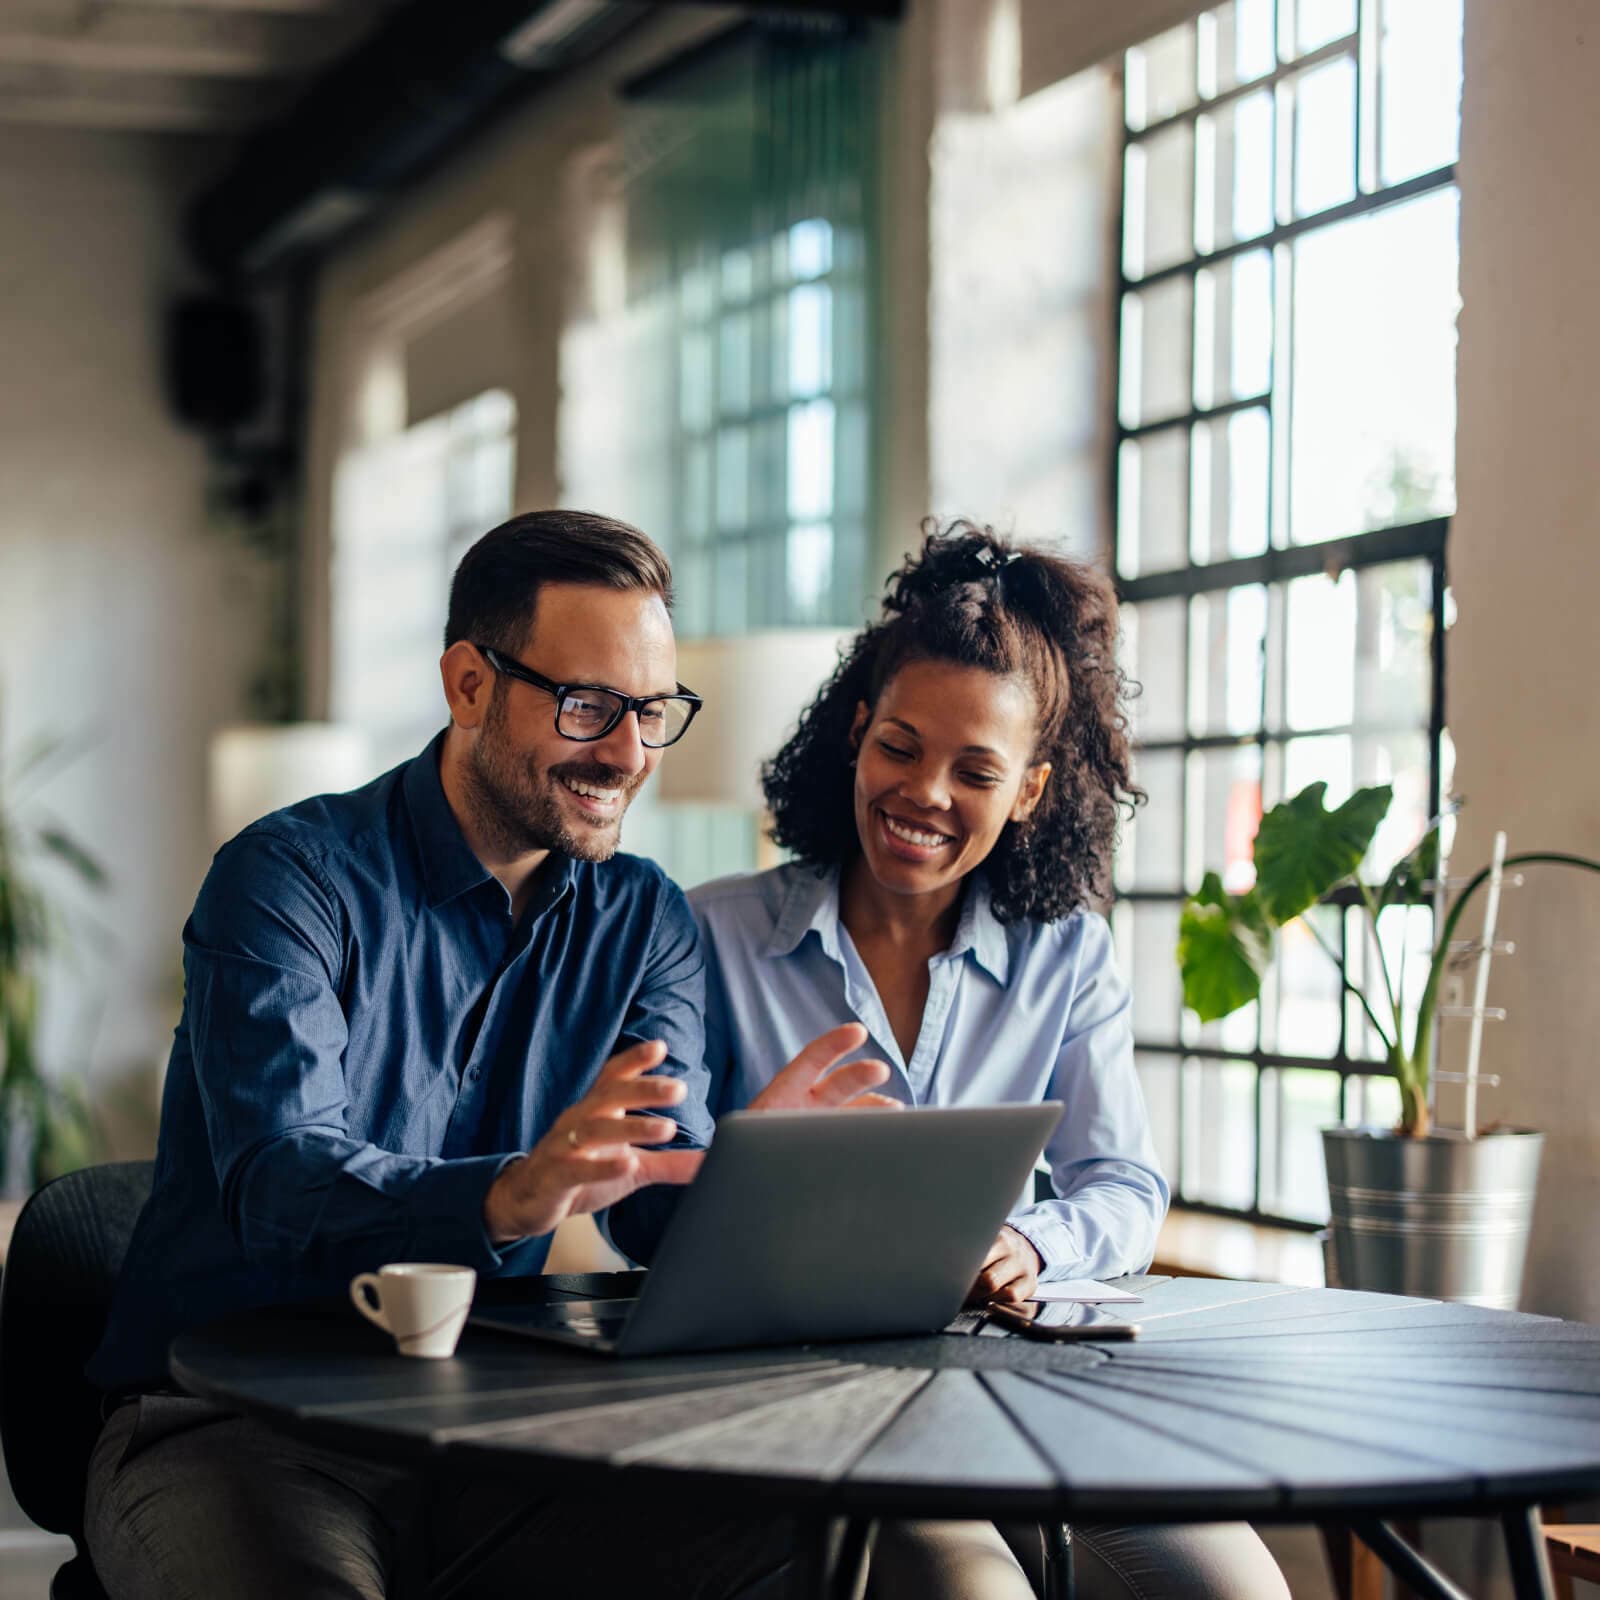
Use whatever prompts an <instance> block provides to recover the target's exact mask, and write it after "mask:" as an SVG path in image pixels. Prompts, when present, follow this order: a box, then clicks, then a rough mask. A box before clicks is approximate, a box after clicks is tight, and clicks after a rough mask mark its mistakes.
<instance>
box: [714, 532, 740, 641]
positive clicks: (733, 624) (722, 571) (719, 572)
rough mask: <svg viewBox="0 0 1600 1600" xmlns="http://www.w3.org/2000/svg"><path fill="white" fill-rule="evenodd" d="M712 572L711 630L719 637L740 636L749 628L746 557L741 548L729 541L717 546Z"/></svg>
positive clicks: (738, 544)
mask: <svg viewBox="0 0 1600 1600" xmlns="http://www.w3.org/2000/svg"><path fill="white" fill-rule="evenodd" d="M713 572H714V582H715V585H716V603H715V606H714V608H713V611H712V616H711V623H712V631H713V632H714V633H716V634H718V635H722V636H725V635H727V634H730V633H743V632H744V631H745V630H746V629H747V628H748V627H749V626H750V612H749V602H750V577H749V558H748V556H747V554H746V550H745V546H744V545H743V544H742V543H733V542H729V543H727V544H722V545H719V546H718V547H717V559H716V562H715V565H714V568H713Z"/></svg>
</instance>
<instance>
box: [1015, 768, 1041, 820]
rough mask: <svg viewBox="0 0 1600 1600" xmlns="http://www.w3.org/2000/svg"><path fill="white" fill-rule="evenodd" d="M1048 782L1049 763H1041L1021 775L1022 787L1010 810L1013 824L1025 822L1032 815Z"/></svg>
mask: <svg viewBox="0 0 1600 1600" xmlns="http://www.w3.org/2000/svg"><path fill="white" fill-rule="evenodd" d="M1049 782H1050V763H1049V762H1048V761H1041V762H1040V763H1039V764H1038V765H1037V766H1035V767H1029V768H1028V770H1027V771H1026V772H1025V773H1023V775H1022V787H1021V788H1020V789H1019V790H1018V791H1017V803H1016V804H1015V805H1014V806H1012V808H1011V820H1012V821H1013V822H1026V821H1027V820H1028V818H1029V817H1031V816H1032V815H1033V813H1034V810H1035V809H1036V808H1037V806H1038V804H1039V802H1040V801H1041V800H1043V799H1044V792H1045V789H1046V787H1047V786H1048V785H1049Z"/></svg>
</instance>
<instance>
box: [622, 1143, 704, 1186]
mask: <svg viewBox="0 0 1600 1600" xmlns="http://www.w3.org/2000/svg"><path fill="white" fill-rule="evenodd" d="M705 1158H706V1153H705V1151H704V1150H641V1151H640V1152H639V1154H638V1155H637V1156H636V1157H635V1158H634V1159H635V1160H636V1161H637V1163H638V1167H639V1175H640V1182H641V1184H644V1183H689V1182H692V1181H693V1179H694V1175H695V1173H697V1172H698V1171H699V1170H700V1163H701V1162H702V1161H704V1160H705Z"/></svg>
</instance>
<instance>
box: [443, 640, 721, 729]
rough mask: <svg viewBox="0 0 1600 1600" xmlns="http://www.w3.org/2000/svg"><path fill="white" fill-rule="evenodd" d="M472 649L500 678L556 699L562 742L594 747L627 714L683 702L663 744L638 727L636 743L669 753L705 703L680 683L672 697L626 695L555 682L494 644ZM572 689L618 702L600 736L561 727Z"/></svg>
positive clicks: (604, 686)
mask: <svg viewBox="0 0 1600 1600" xmlns="http://www.w3.org/2000/svg"><path fill="white" fill-rule="evenodd" d="M473 649H474V650H476V651H477V652H478V654H479V655H481V656H482V657H483V659H484V660H485V661H487V662H488V663H489V665H490V666H491V667H493V668H494V670H495V671H496V672H498V673H500V674H501V676H502V677H507V678H514V679H516V680H517V682H519V683H526V684H528V685H530V686H531V687H532V688H535V689H542V690H544V692H545V693H546V694H548V695H550V696H551V697H552V698H553V699H554V700H555V703H556V704H555V711H556V715H555V724H556V732H557V733H558V734H559V735H560V736H561V737H562V738H563V739H570V740H571V741H572V742H573V743H574V744H593V743H594V742H595V741H596V740H597V739H604V738H605V737H606V736H607V735H608V734H610V733H611V732H612V730H613V729H614V728H615V727H616V726H617V724H618V723H619V722H621V721H622V719H623V718H624V717H625V716H627V715H628V713H629V712H630V711H632V712H634V713H637V712H638V711H639V710H640V709H641V708H642V707H644V706H647V705H649V704H650V703H651V702H652V701H655V700H682V701H683V702H684V703H685V704H686V705H687V706H688V707H689V715H688V716H687V717H685V718H684V719H683V726H682V727H681V728H679V729H678V731H677V733H676V734H675V735H674V736H673V737H672V738H670V739H668V740H667V741H666V743H665V744H651V743H650V741H649V740H648V739H646V738H645V736H644V727H643V725H642V724H641V725H640V728H639V743H640V744H642V745H643V746H644V747H645V749H647V750H670V749H671V748H672V746H673V745H675V744H676V743H677V742H678V740H679V739H681V738H682V737H683V736H684V734H686V733H687V732H688V731H689V725H690V724H691V723H692V722H693V721H694V719H695V717H696V715H697V714H698V713H699V710H700V708H701V706H703V705H704V704H705V701H704V700H702V699H701V698H700V696H699V695H697V694H696V693H695V692H694V690H693V689H690V688H689V687H687V686H686V685H685V684H681V683H680V684H679V685H678V687H677V689H676V690H675V691H674V692H673V693H672V694H641V695H626V694H624V693H623V692H622V691H621V690H620V689H613V688H611V687H610V686H609V685H607V684H604V683H557V682H556V681H555V680H554V679H553V678H547V677H545V675H544V674H543V673H542V672H535V671H534V670H533V668H532V667H525V666H523V664H522V663H521V662H520V661H517V660H515V659H514V658H513V657H511V656H508V655H506V654H505V653H504V652H503V651H500V650H496V649H495V648H494V646H493V645H487V644H474V645H473ZM575 689H588V690H590V691H592V692H593V693H595V694H604V695H610V697H611V698H612V699H613V700H616V701H620V702H621V704H620V705H619V706H618V707H617V714H616V715H615V716H614V717H613V718H612V719H611V720H610V721H609V722H608V723H607V724H606V725H605V727H603V728H602V729H601V730H600V731H599V733H591V734H577V733H568V732H567V731H566V730H565V729H564V728H563V727H562V726H561V702H562V701H563V700H565V699H566V697H567V696H568V695H569V694H571V693H572V692H573V690H575Z"/></svg>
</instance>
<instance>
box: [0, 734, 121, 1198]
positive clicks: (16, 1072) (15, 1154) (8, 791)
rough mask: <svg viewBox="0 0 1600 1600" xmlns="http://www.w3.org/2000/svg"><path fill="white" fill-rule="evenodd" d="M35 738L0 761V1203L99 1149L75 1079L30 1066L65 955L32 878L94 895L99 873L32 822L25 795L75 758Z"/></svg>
mask: <svg viewBox="0 0 1600 1600" xmlns="http://www.w3.org/2000/svg"><path fill="white" fill-rule="evenodd" d="M76 753H77V752H76V750H75V748H74V747H73V746H71V745H69V743H68V742H67V741H65V740H62V739H58V738H51V737H41V738H38V739H35V740H33V741H31V742H29V743H28V744H27V745H25V746H24V747H22V748H21V749H20V750H19V751H18V752H17V754H16V755H15V756H14V757H13V758H11V759H10V760H7V759H6V758H5V757H4V756H3V755H0V1195H6V1196H11V1197H15V1196H18V1195H22V1194H25V1193H27V1192H28V1190H30V1189H31V1188H32V1187H33V1186H34V1185H35V1184H37V1183H43V1182H46V1181H48V1180H49V1179H50V1178H54V1177H59V1176H60V1174H62V1173H63V1172H70V1171H72V1170H73V1169H74V1168H75V1167H81V1166H86V1165H87V1164H88V1163H89V1162H91V1161H94V1160H96V1159H97V1158H98V1156H99V1154H100V1140H99V1135H98V1131H97V1128H96V1124H95V1120H94V1116H93V1114H92V1111H91V1108H90V1104H89V1095H88V1088H87V1084H86V1082H85V1081H84V1079H83V1077H82V1076H60V1075H55V1076H47V1075H46V1073H45V1071H44V1068H43V1065H42V1063H41V1061H40V1059H39V1052H38V1032H39V995H40V988H41V984H42V981H43V971H44V967H45V964H46V962H47V959H48V958H49V956H50V955H51V954H52V953H53V952H59V951H63V950H65V949H67V948H70V947H71V945H72V942H73V941H72V938H71V935H70V933H69V928H70V922H69V917H68V913H67V910H66V907H65V903H64V901H63V900H62V899H61V897H59V896H57V895H53V894H52V893H51V892H50V890H49V889H48V888H47V886H46V885H47V882H48V879H47V875H46V873H45V872H44V871H42V870H41V869H43V868H44V865H45V863H47V862H55V863H58V864H59V865H60V867H61V868H63V869H65V871H66V873H67V874H68V875H69V876H70V877H71V878H74V879H76V880H78V881H79V882H81V883H83V884H84V885H86V886H87V887H88V888H90V889H93V890H99V889H102V888H104V886H105V883H106V874H105V870H104V868H102V866H101V865H100V863H99V862H98V861H97V860H96V859H95V858H94V857H93V856H92V855H91V854H90V853H89V852H88V851H87V850H85V849H84V848H83V846H82V845H80V844H79V843H78V842H77V841H76V840H75V839H74V838H73V837H72V836H71V834H70V833H68V832H67V831H66V829H64V828H63V827H61V826H60V825H59V824H58V823H57V822H56V821H55V820H54V819H52V818H50V817H48V816H42V815H38V814H30V813H32V808H31V806H30V805H29V801H30V797H31V795H32V793H33V791H34V790H35V789H36V788H37V787H38V786H39V785H40V784H41V783H43V782H44V781H45V780H46V779H47V778H48V777H49V776H50V775H51V773H52V772H54V771H56V770H58V769H59V768H60V767H62V766H64V765H66V764H67V763H68V762H70V761H71V760H72V758H73V756H74V755H75V754H76Z"/></svg>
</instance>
